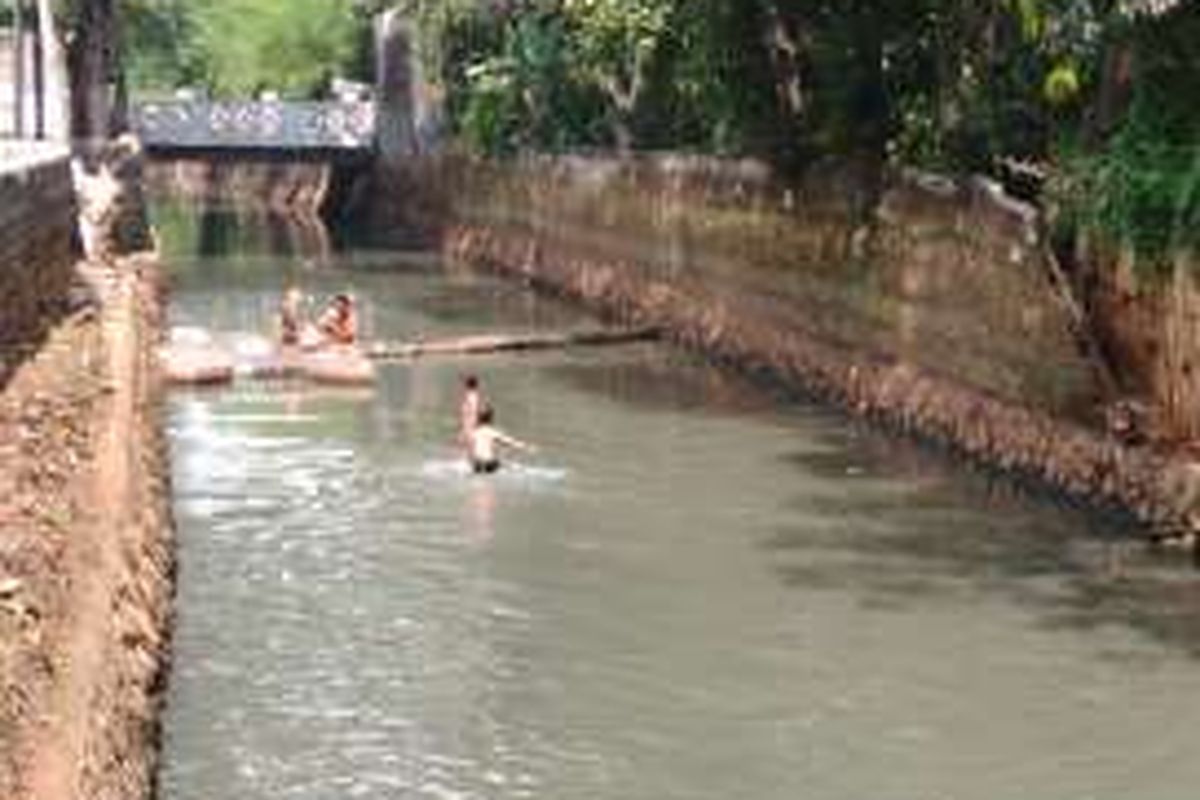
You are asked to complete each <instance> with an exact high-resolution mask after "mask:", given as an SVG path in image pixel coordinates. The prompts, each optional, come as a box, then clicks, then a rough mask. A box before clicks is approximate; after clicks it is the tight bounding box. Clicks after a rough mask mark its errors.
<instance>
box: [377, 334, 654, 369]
mask: <svg viewBox="0 0 1200 800" xmlns="http://www.w3.org/2000/svg"><path fill="white" fill-rule="evenodd" d="M661 334H662V332H661V331H660V330H659V329H658V328H654V327H644V328H622V329H615V330H614V329H608V328H597V329H584V330H575V331H566V332H562V331H550V332H546V331H540V332H539V331H532V332H528V333H516V334H482V335H478V336H460V337H457V338H453V339H434V340H430V341H415V342H375V343H373V344H371V345H369V346H367V347H366V348H365V352H366V355H367V356H368V357H369V358H372V359H374V360H376V361H394V360H404V359H412V358H421V357H423V356H456V355H483V354H486V353H502V352H514V351H528V350H552V349H559V348H568V347H596V346H602V345H615V344H629V343H633V342H648V341H653V340H655V339H658V338H659V337H660V336H661Z"/></svg>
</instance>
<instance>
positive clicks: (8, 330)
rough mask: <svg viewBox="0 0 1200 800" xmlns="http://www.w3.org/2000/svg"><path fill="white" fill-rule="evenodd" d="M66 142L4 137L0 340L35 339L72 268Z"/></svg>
mask: <svg viewBox="0 0 1200 800" xmlns="http://www.w3.org/2000/svg"><path fill="white" fill-rule="evenodd" d="M74 226H75V202H74V194H73V190H72V187H71V169H70V164H69V162H68V159H67V152H66V150H65V148H58V147H53V146H43V145H32V144H15V143H5V142H0V310H2V311H3V314H2V315H0V344H7V345H10V346H11V345H14V344H18V343H25V342H29V341H32V340H34V339H36V338H37V337H38V336H39V335H40V334H42V333H44V328H45V325H46V323H47V321H48V320H50V319H53V318H54V314H53V313H52V312H53V310H54V306H56V305H57V304H60V303H61V302H62V300H63V298H64V297H65V296H66V292H67V287H68V286H69V284H70V281H71V274H72V271H73V268H74V264H73V262H74V256H73V254H72V236H73V232H74Z"/></svg>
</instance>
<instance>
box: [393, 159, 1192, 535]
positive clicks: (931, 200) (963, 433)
mask: <svg viewBox="0 0 1200 800" xmlns="http://www.w3.org/2000/svg"><path fill="white" fill-rule="evenodd" d="M385 183H386V185H388V186H389V187H391V189H392V190H390V191H388V192H387V193H386V194H387V197H386V199H385V203H391V204H393V206H395V205H396V204H399V207H398V208H395V209H394V210H392V211H389V212H387V213H389V214H391V215H393V218H395V219H402V220H404V222H405V223H406V224H410V225H419V226H421V227H424V228H426V229H430V230H435V231H437V234H438V235H439V236H440V237H441V241H442V244H443V247H444V249H445V250H446V252H448V253H449V254H450V255H451V256H452V257H453V258H454V259H455V260H458V261H460V262H469V263H471V264H473V265H484V266H486V267H489V268H494V269H498V270H500V271H502V272H505V273H508V274H511V275H513V276H515V277H517V278H519V279H521V280H525V281H529V282H531V283H533V284H536V285H539V286H542V287H544V288H547V289H549V290H552V291H555V292H558V293H561V294H565V295H569V296H571V297H574V298H577V299H579V300H581V301H583V302H584V303H587V304H589V305H591V306H593V307H597V308H600V309H603V310H604V311H605V312H607V313H608V314H610V315H611V316H613V317H614V318H617V319H619V320H621V321H623V322H627V323H631V324H635V325H650V326H656V327H660V328H662V329H664V330H666V331H669V332H670V334H671V335H672V336H673V337H674V338H675V339H677V340H678V341H679V342H681V343H683V344H685V345H687V346H690V347H693V348H696V349H699V350H701V351H703V352H705V353H708V354H710V355H712V356H714V357H716V358H718V359H721V360H723V361H727V362H729V363H732V364H735V365H737V366H739V367H741V368H743V369H746V370H749V371H753V372H764V373H768V374H770V375H772V376H774V377H776V378H779V379H782V380H783V381H785V382H787V383H790V384H792V385H794V386H797V387H802V388H803V389H805V390H807V391H810V392H814V393H817V394H819V395H821V396H823V397H825V398H828V399H830V400H832V401H834V402H837V403H839V404H841V405H843V406H845V407H847V408H849V409H851V410H853V411H855V412H858V413H862V414H865V415H869V416H872V417H875V418H878V419H880V420H883V421H885V422H886V423H887V424H889V425H892V426H896V427H899V428H903V429H904V430H907V431H911V432H913V433H915V434H918V435H920V436H923V437H928V438H932V439H935V440H938V441H941V442H944V443H945V444H947V445H949V446H951V447H953V448H955V449H957V450H959V451H961V452H963V453H965V454H967V455H968V456H970V457H972V458H974V459H978V460H979V461H981V462H983V463H986V464H989V465H994V466H997V467H1001V468H1004V469H1008V470H1013V471H1018V472H1021V473H1026V474H1030V475H1033V476H1037V477H1039V478H1042V479H1045V480H1047V481H1049V482H1050V483H1052V484H1054V485H1055V486H1057V487H1060V488H1061V489H1063V490H1065V491H1067V492H1069V493H1071V494H1072V495H1074V496H1077V497H1080V498H1086V499H1087V500H1090V501H1097V502H1104V503H1115V504H1117V505H1120V506H1122V507H1125V508H1128V509H1130V510H1131V511H1133V512H1134V513H1135V514H1136V515H1137V516H1139V517H1140V518H1142V519H1143V520H1146V521H1148V522H1151V523H1153V524H1154V525H1155V526H1156V528H1158V529H1160V530H1165V531H1170V532H1176V531H1181V530H1184V529H1187V528H1189V527H1194V525H1195V523H1197V522H1200V514H1198V513H1197V509H1198V508H1200V469H1198V468H1196V467H1195V466H1194V465H1193V464H1192V463H1191V461H1190V460H1189V459H1188V458H1186V457H1184V456H1182V455H1180V454H1179V453H1178V452H1177V451H1173V450H1170V449H1165V448H1159V447H1154V446H1130V445H1128V444H1126V443H1122V442H1121V441H1117V440H1116V439H1115V438H1113V437H1111V436H1110V435H1109V434H1108V432H1107V429H1106V425H1105V411H1106V406H1107V404H1108V403H1110V402H1112V400H1113V399H1114V398H1113V397H1111V396H1107V395H1106V393H1105V386H1104V385H1103V381H1101V380H1099V372H1100V370H1099V369H1098V367H1097V365H1096V364H1094V363H1092V362H1091V360H1090V359H1089V357H1088V353H1087V349H1086V347H1084V346H1082V343H1081V342H1080V341H1079V338H1078V335H1077V333H1078V331H1077V329H1076V323H1077V320H1075V319H1073V318H1072V314H1071V309H1070V308H1069V303H1067V302H1064V298H1063V296H1062V294H1061V292H1060V291H1059V288H1060V287H1056V286H1055V282H1054V277H1053V274H1052V273H1051V271H1050V270H1049V269H1048V267H1047V265H1046V264H1045V263H1044V262H1043V258H1044V256H1045V253H1044V249H1043V246H1042V241H1041V233H1040V230H1039V228H1040V226H1039V221H1038V219H1037V216H1036V214H1035V213H1033V211H1032V210H1031V209H1029V208H1028V207H1026V206H1022V205H1021V204H1019V203H1016V202H1015V201H1012V200H1011V199H1010V198H1006V197H1004V196H1003V195H1002V194H1001V193H1000V192H999V190H998V189H996V188H995V187H993V186H991V185H988V184H986V183H984V182H971V183H967V184H951V183H948V182H943V181H938V180H936V179H932V178H929V177H928V176H897V177H896V178H895V179H894V180H893V183H891V184H890V185H888V186H885V187H884V188H883V190H882V191H881V192H880V194H879V195H878V196H868V195H866V194H864V193H863V191H862V190H861V188H860V187H859V186H857V185H856V184H854V183H853V182H848V183H847V182H839V178H838V177H837V176H826V177H823V178H821V179H820V180H818V181H817V182H816V183H814V184H812V185H808V186H801V187H780V186H778V185H776V184H775V183H774V182H773V180H772V179H771V177H770V175H769V174H768V173H766V172H765V171H764V170H763V169H762V168H760V167H758V166H757V165H755V164H753V163H736V164H729V163H721V162H710V161H702V160H687V159H674V160H670V159H666V160H663V159H659V160H651V161H642V162H634V163H629V164H621V163H617V162H612V161H606V160H603V159H532V160H528V161H523V162H517V163H515V164H506V165H497V164H492V163H468V162H463V161H461V160H456V159H447V160H445V161H444V162H443V163H441V164H435V165H430V164H424V165H420V167H419V168H416V169H411V168H410V169H407V170H405V171H404V173H403V174H400V175H395V176H389V177H386V178H385ZM413 186H419V187H421V189H422V191H420V192H414V191H412V187H413ZM399 190H403V191H399ZM404 196H407V197H419V198H420V202H419V203H415V204H414V203H409V204H405V203H402V202H399V201H398V198H401V197H404ZM381 207H385V205H384V203H381Z"/></svg>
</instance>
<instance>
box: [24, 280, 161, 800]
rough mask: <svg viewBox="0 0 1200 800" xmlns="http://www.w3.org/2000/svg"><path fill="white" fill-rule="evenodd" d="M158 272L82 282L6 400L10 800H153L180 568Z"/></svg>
mask: <svg viewBox="0 0 1200 800" xmlns="http://www.w3.org/2000/svg"><path fill="white" fill-rule="evenodd" d="M156 275H157V270H156V265H155V263H154V262H153V261H152V260H151V259H148V258H145V257H141V258H132V259H126V260H123V261H121V262H119V263H117V264H116V265H115V266H112V267H101V266H87V267H83V268H81V269H80V270H79V274H78V276H77V283H78V285H77V287H76V289H75V290H74V299H75V303H74V305H75V308H74V310H73V312H72V313H70V314H69V315H67V316H66V317H65V318H64V319H62V320H61V321H60V322H58V323H57V324H56V325H55V326H54V328H53V329H52V331H51V332H50V334H49V336H48V338H47V340H46V343H45V344H44V345H43V346H42V347H40V348H39V349H38V350H37V351H36V352H31V353H29V354H28V358H27V359H26V360H25V361H24V362H23V363H21V364H20V366H19V367H18V368H17V369H16V371H15V372H14V374H13V376H12V379H11V381H9V383H8V384H7V386H6V387H4V390H3V393H2V394H0V452H2V453H3V458H0V531H2V535H0V797H4V798H11V800H27V799H28V800H33V799H34V798H36V800H67V799H68V798H72V799H74V798H88V799H89V800H94V799H103V798H114V800H115V798H122V799H123V800H128V799H129V798H140V797H148V796H149V795H150V792H151V787H152V785H153V780H154V767H155V757H156V752H157V746H156V744H157V731H158V710H159V705H160V701H161V688H162V685H163V678H164V675H165V666H166V663H167V656H168V652H169V649H168V630H169V609H170V599H171V594H172V586H173V572H174V563H173V554H172V547H171V536H170V532H171V522H170V516H169V492H168V484H167V482H168V478H167V475H168V472H167V459H166V451H165V440H164V432H163V428H162V424H161V409H160V400H161V388H160V381H159V378H158V373H157V364H156V361H155V358H156V355H155V350H156V346H157V339H158V336H159V331H160V329H161V313H162V309H161V303H160V299H159V292H158V289H157V285H156Z"/></svg>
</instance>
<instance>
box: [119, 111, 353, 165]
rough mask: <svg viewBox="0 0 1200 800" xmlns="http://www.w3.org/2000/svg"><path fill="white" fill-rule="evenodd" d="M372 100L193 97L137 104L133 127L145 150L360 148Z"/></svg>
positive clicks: (325, 150)
mask: <svg viewBox="0 0 1200 800" xmlns="http://www.w3.org/2000/svg"><path fill="white" fill-rule="evenodd" d="M375 117H376V112H375V104H374V103H372V102H269V101H263V102H250V101H239V102H195V101H170V102H152V103H142V104H139V105H137V106H136V107H135V108H134V110H133V115H132V124H133V129H134V131H135V132H136V133H137V134H138V136H139V137H140V138H141V140H142V142H143V144H144V145H145V146H146V147H147V148H148V149H150V150H158V151H164V150H165V151H172V152H186V151H189V150H195V151H220V150H231V151H259V152H270V151H292V152H295V151H314V152H318V153H332V154H336V153H339V152H353V151H365V150H370V149H371V148H373V147H374V142H375Z"/></svg>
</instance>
